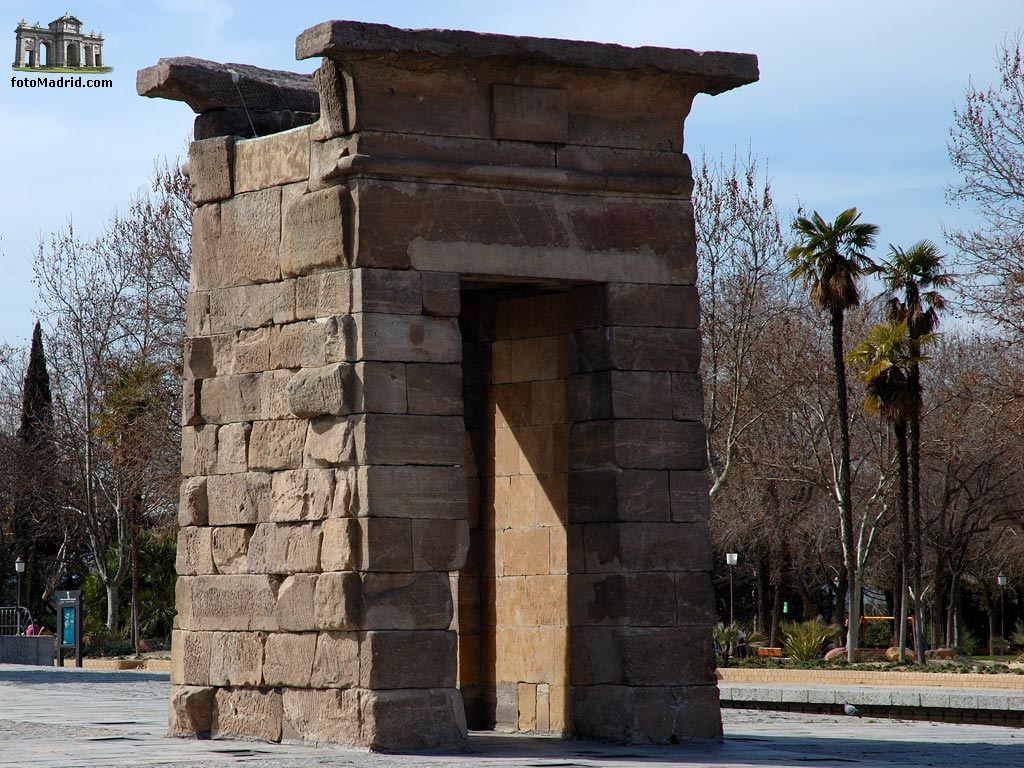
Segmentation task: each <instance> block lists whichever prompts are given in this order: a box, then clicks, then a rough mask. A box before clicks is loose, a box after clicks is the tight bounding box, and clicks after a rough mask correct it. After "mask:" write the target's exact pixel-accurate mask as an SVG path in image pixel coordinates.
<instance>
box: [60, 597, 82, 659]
mask: <svg viewBox="0 0 1024 768" xmlns="http://www.w3.org/2000/svg"><path fill="white" fill-rule="evenodd" d="M55 596H56V598H57V611H58V615H59V616H60V626H59V628H58V632H59V633H60V634H59V636H58V641H59V642H58V643H57V666H58V667H63V666H64V652H65V651H74V652H75V666H76V667H80V666H82V591H81V590H79V589H73V590H69V591H64V592H57V593H55Z"/></svg>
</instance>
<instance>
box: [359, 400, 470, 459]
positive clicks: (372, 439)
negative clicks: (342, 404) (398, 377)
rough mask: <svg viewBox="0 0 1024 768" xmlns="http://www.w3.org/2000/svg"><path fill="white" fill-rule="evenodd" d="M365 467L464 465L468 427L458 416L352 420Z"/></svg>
mask: <svg viewBox="0 0 1024 768" xmlns="http://www.w3.org/2000/svg"><path fill="white" fill-rule="evenodd" d="M353 423H354V426H355V444H356V455H357V456H358V457H359V461H360V462H362V463H364V464H434V465H461V464H462V463H463V462H464V461H465V446H464V437H463V435H464V433H465V424H464V422H463V420H462V418H461V417H458V416H412V415H408V416H407V415H397V414H378V413H368V414H363V415H360V416H357V417H355V418H354V419H353Z"/></svg>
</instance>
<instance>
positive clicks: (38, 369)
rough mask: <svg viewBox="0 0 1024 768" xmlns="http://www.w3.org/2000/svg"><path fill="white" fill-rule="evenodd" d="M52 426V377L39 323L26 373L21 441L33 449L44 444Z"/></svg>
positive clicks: (22, 404)
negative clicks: (47, 369) (48, 371)
mask: <svg viewBox="0 0 1024 768" xmlns="http://www.w3.org/2000/svg"><path fill="white" fill-rule="evenodd" d="M52 426H53V396H52V395H51V394H50V375H49V374H48V373H47V372H46V353H45V352H44V351H43V329H42V328H41V327H40V326H39V323H38V322H37V323H36V327H35V330H33V331H32V351H31V352H30V353H29V357H28V369H27V370H26V371H25V391H24V394H23V395H22V401H21V426H20V427H19V428H18V439H20V440H21V441H22V442H24V443H26V444H27V445H30V446H33V447H34V446H37V445H39V444H40V442H41V441H42V440H44V439H45V438H46V436H47V434H48V433H49V431H50V428H51V427H52Z"/></svg>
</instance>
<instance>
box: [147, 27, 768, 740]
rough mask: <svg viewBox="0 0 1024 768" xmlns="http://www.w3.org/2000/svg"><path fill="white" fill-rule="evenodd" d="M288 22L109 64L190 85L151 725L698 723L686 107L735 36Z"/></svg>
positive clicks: (705, 649)
mask: <svg viewBox="0 0 1024 768" xmlns="http://www.w3.org/2000/svg"><path fill="white" fill-rule="evenodd" d="M297 54H298V58H300V59H306V58H311V57H322V64H321V66H320V68H319V69H318V70H317V72H316V74H315V75H314V76H313V78H312V79H310V78H305V77H303V76H301V75H293V74H289V73H281V72H268V71H264V70H258V69H256V68H254V67H241V66H239V65H216V64H213V63H211V62H201V61H197V60H194V59H168V60H162V61H161V62H160V63H159V64H157V65H156V66H155V67H152V68H150V69H147V70H143V71H141V72H140V73H139V77H138V88H139V92H140V93H142V94H144V95H149V96H162V97H166V98H173V99H179V100H183V101H186V102H187V103H189V104H190V105H191V106H192V107H193V108H194V109H195V111H196V112H198V113H199V117H198V118H197V123H196V134H197V137H199V139H200V140H197V141H196V142H195V143H194V144H193V145H192V148H191V152H190V160H189V167H188V172H189V176H190V179H191V183H192V188H193V198H194V201H195V204H196V206H197V208H196V212H195V217H194V222H193V235H192V237H193V240H192V257H193V264H192V284H191V291H190V294H189V298H188V312H187V326H188V329H187V334H188V339H187V341H186V348H185V379H186V381H185V392H184V422H185V427H184V434H183V439H182V473H183V475H184V476H185V479H184V481H183V484H182V495H181V507H180V523H181V532H180V538H179V545H178V574H179V578H178V587H177V608H178V618H177V629H176V631H175V633H174V647H173V654H172V655H173V672H172V682H173V684H174V691H173V699H172V702H171V709H170V729H171V732H172V733H174V734H179V735H195V734H212V735H213V736H214V737H218V736H220V737H253V738H258V739H265V740H268V741H278V740H282V739H302V740H309V741H331V742H339V743H344V744H353V745H363V746H368V747H371V748H375V749H428V748H451V747H457V746H458V745H460V744H462V743H463V742H464V740H465V738H466V729H467V724H468V725H469V726H470V727H472V728H485V729H486V728H498V729H504V730H517V731H527V732H544V733H554V734H561V735H566V736H578V737H595V738H600V739H609V740H615V741H620V742H628V741H638V742H668V741H675V740H696V739H702V740H707V739H711V740H714V739H719V738H721V720H720V716H719V710H718V689H717V686H716V681H715V676H714V660H713V654H712V649H711V640H710V631H711V627H712V624H713V622H714V610H713V595H712V588H711V579H710V569H711V559H710V558H711V544H710V541H709V537H708V528H707V517H708V488H707V479H706V474H705V458H704V426H703V423H702V396H701V383H700V376H699V363H700V332H699V329H698V314H699V313H698V298H697V291H696V287H695V279H696V271H697V268H696V252H695V243H694V225H693V218H692V215H693V213H692V206H691V202H690V193H691V189H692V186H693V181H692V175H691V169H690V161H689V159H688V158H687V156H686V155H685V154H683V153H682V138H683V132H682V125H683V119H684V118H685V116H686V115H687V113H688V112H689V110H690V106H691V103H692V101H693V99H694V97H695V96H696V95H697V94H699V93H707V94H717V93H720V92H722V91H725V90H728V89H731V88H734V87H737V86H740V85H743V84H745V83H750V82H753V81H755V80H756V79H757V60H756V58H755V57H754V56H751V55H742V54H730V53H697V52H694V51H687V50H667V49H660V48H624V47H620V46H616V45H599V44H594V43H584V42H573V41H564V40H547V39H536V38H517V37H506V36H500V35H486V34H475V33H469V32H452V31H437V30H416V31H410V30H398V29H393V28H390V27H385V26H380V25H373V24H362V23H353V22H337V21H335V22H327V23H324V24H320V25H318V26H316V27H313V28H311V29H309V30H307V31H306V32H304V33H303V34H302V35H300V36H299V38H298V41H297ZM296 126H297V127H296ZM282 128H290V130H284V131H283V132H274V133H269V135H262V134H263V133H264V132H267V131H272V130H277V131H281V129H282ZM254 132H255V133H257V134H261V135H259V137H258V138H249V139H243V138H241V136H245V135H250V136H251V135H252V134H253V133H254Z"/></svg>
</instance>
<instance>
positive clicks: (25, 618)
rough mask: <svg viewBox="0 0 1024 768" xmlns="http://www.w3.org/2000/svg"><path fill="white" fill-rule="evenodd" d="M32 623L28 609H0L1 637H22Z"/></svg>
mask: <svg viewBox="0 0 1024 768" xmlns="http://www.w3.org/2000/svg"><path fill="white" fill-rule="evenodd" d="M30 621H32V614H31V613H29V612H28V608H25V607H24V606H22V607H21V608H15V607H13V606H2V607H0V635H20V634H21V633H22V632H24V631H25V627H27V626H28V624H29V622H30Z"/></svg>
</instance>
